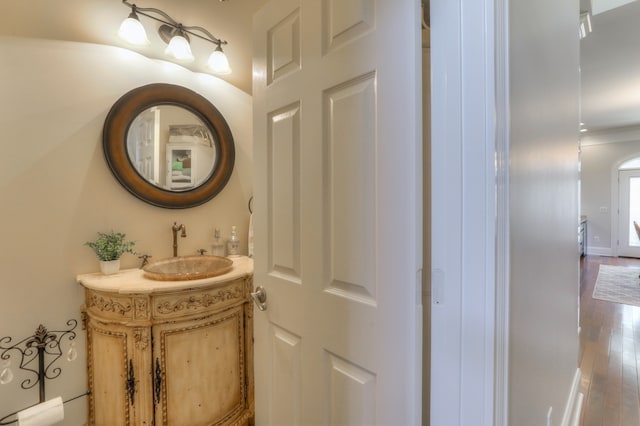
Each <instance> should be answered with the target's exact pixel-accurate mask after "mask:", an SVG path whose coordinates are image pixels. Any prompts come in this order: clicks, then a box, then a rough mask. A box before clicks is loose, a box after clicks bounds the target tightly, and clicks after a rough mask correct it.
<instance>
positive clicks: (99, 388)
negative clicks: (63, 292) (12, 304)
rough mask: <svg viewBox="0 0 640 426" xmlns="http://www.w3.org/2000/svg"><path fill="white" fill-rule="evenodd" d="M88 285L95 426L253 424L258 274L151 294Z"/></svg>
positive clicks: (91, 402) (91, 421)
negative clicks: (255, 279) (254, 300)
mask: <svg viewBox="0 0 640 426" xmlns="http://www.w3.org/2000/svg"><path fill="white" fill-rule="evenodd" d="M78 280H79V281H80V283H81V284H83V276H81V277H79V279H78ZM85 281H87V280H86V277H85ZM83 285H85V284H83ZM85 287H86V288H85V306H84V307H83V309H84V312H85V326H86V330H87V357H88V380H89V389H90V390H91V394H90V395H89V424H90V425H97V426H119V425H123V426H129V425H135V426H137V425H167V426H178V425H184V426H187V425H188V426H204V425H248V424H252V423H253V413H254V404H253V367H252V366H253V351H252V345H253V343H252V340H253V339H252V327H253V325H252V315H253V305H252V303H251V302H250V300H251V299H250V297H249V293H250V291H251V289H252V275H251V274H247V275H244V276H241V277H235V278H233V279H230V280H229V281H223V282H220V281H217V282H215V283H213V284H211V285H204V286H198V287H197V288H186V289H180V290H171V291H157V290H154V291H153V292H151V293H148V294H144V293H131V294H122V293H119V292H111V291H105V290H98V289H96V288H88V287H87V286H86V285H85Z"/></svg>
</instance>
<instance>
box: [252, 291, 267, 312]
mask: <svg viewBox="0 0 640 426" xmlns="http://www.w3.org/2000/svg"><path fill="white" fill-rule="evenodd" d="M251 298H252V299H253V301H254V302H256V305H257V306H258V309H260V310H261V311H264V310H266V309H267V290H265V289H264V287H262V286H261V285H259V286H258V287H257V288H256V291H255V292H253V293H251Z"/></svg>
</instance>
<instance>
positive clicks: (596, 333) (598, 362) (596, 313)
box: [580, 256, 640, 426]
mask: <svg viewBox="0 0 640 426" xmlns="http://www.w3.org/2000/svg"><path fill="white" fill-rule="evenodd" d="M600 264H607V265H628V266H637V267H640V260H639V259H631V258H622V257H618V258H616V257H600V256H587V257H584V258H582V260H581V279H580V302H581V303H580V325H581V332H580V348H581V351H580V353H581V354H580V369H581V371H582V383H581V392H582V393H583V395H584V402H583V408H582V418H581V420H580V424H581V425H583V426H592V425H598V426H616V425H625V426H627V425H629V426H631V425H633V426H638V425H640V403H639V396H640V391H639V386H638V373H639V371H640V368H639V367H640V307H636V306H630V305H621V304H618V303H611V302H606V301H602V300H597V299H593V298H592V297H591V295H592V294H593V287H594V285H595V282H596V278H597V276H598V267H599V265H600Z"/></svg>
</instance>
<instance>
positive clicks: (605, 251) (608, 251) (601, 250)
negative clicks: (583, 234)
mask: <svg viewBox="0 0 640 426" xmlns="http://www.w3.org/2000/svg"><path fill="white" fill-rule="evenodd" d="M587 254H590V255H592V256H613V249H612V248H611V247H591V246H587Z"/></svg>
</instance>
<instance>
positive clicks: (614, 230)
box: [586, 152, 640, 257]
mask: <svg viewBox="0 0 640 426" xmlns="http://www.w3.org/2000/svg"><path fill="white" fill-rule="evenodd" d="M638 157H640V154H638V153H637V152H636V153H634V154H629V155H626V156H625V157H624V158H622V159H620V160H618V161H616V162H615V163H614V164H613V167H611V206H610V207H609V216H610V218H611V242H610V245H611V253H610V254H606V253H601V252H598V253H592V251H591V250H589V241H587V242H586V244H587V254H589V253H592V254H598V255H601V256H608V255H610V256H613V257H618V256H619V251H618V240H619V238H620V230H619V229H618V224H619V218H618V216H620V196H619V191H620V182H619V181H618V176H619V175H618V173H619V172H620V166H621V165H623V164H624V163H626V162H627V161H629V160H632V159H634V158H638ZM614 209H615V211H614Z"/></svg>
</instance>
